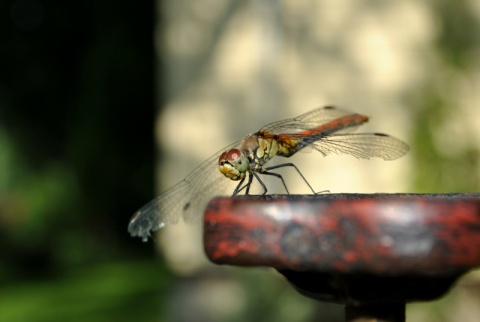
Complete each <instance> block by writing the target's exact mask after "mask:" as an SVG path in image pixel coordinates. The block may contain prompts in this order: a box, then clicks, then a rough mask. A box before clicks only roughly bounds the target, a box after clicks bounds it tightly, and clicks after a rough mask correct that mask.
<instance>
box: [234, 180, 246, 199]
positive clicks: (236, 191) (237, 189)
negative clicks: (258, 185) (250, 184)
mask: <svg viewBox="0 0 480 322" xmlns="http://www.w3.org/2000/svg"><path fill="white" fill-rule="evenodd" d="M244 181H245V178H243V179H242V180H240V182H239V183H238V184H237V186H236V187H235V190H233V194H232V197H235V196H236V195H238V193H239V192H240V191H242V190H243V189H244V188H245V186H243V187H241V186H242V184H243V182H244ZM240 187H241V188H240Z"/></svg>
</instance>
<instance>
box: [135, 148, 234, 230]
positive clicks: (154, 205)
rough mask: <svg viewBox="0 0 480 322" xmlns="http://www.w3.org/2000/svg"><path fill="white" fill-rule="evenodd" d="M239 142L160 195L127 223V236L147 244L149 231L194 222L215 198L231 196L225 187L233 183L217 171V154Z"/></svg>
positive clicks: (211, 158) (208, 160) (205, 162)
mask: <svg viewBox="0 0 480 322" xmlns="http://www.w3.org/2000/svg"><path fill="white" fill-rule="evenodd" d="M239 144H240V142H236V143H234V144H231V145H229V146H227V147H225V148H224V149H222V150H220V151H218V152H217V153H216V154H214V155H212V156H211V157H210V158H208V159H207V160H205V161H204V162H203V163H202V164H200V166H198V167H197V168H196V169H195V170H193V171H192V172H191V173H190V174H189V175H188V176H187V177H186V178H185V179H184V180H182V181H181V182H179V183H178V184H176V185H175V186H173V187H172V188H170V189H168V190H166V191H165V192H163V193H162V194H160V195H159V196H158V197H157V198H155V199H153V200H152V201H150V202H149V203H147V204H146V205H145V206H143V207H142V208H141V209H140V210H138V211H137V212H136V213H135V214H134V215H133V217H132V219H131V220H130V223H129V225H128V232H129V233H130V235H131V236H139V237H141V238H142V239H143V240H147V239H148V236H150V232H151V231H155V230H157V229H159V228H161V227H163V226H165V225H166V224H174V223H177V222H178V221H179V219H180V218H183V219H184V220H185V221H186V222H193V221H195V220H198V219H200V218H201V217H202V214H203V211H204V209H205V207H206V205H207V203H208V201H209V200H210V199H211V198H213V197H214V196H216V195H225V194H227V195H228V194H231V193H232V192H233V188H232V189H231V190H229V189H228V186H229V185H231V186H234V185H235V184H236V182H234V181H232V180H229V179H228V178H226V177H225V176H224V175H222V174H221V173H220V171H219V170H218V157H219V156H220V154H221V153H222V152H223V151H225V150H229V149H231V148H233V147H235V146H238V145H239Z"/></svg>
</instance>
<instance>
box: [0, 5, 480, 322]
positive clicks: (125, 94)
mask: <svg viewBox="0 0 480 322" xmlns="http://www.w3.org/2000/svg"><path fill="white" fill-rule="evenodd" d="M0 14H1V19H0V35H1V37H0V66H1V68H0V70H1V72H0V321H85V320H89V321H132V320H134V321H342V318H343V317H342V307H341V306H338V305H334V304H322V303H316V302H315V301H312V300H309V299H306V298H303V297H301V296H300V295H298V294H296V293H295V292H294V291H293V290H292V289H291V288H290V287H289V286H288V285H287V283H286V282H285V281H284V280H283V279H282V278H280V277H279V276H278V275H277V274H275V273H274V272H272V271H270V270H268V269H266V268H258V269H239V268H231V267H216V266H214V265H212V264H209V263H208V261H207V260H206V259H205V258H204V256H203V253H202V248H201V240H200V234H201V233H200V230H199V227H198V226H197V227H195V226H191V225H190V226H185V225H178V226H174V227H168V228H167V229H165V230H164V231H162V232H161V233H160V234H159V235H158V236H156V237H155V239H154V240H153V241H150V242H148V243H142V242H141V241H140V240H139V239H133V238H130V237H129V236H128V234H127V232H126V226H127V224H128V220H129V218H130V216H131V214H132V213H133V212H134V211H135V210H137V209H138V208H139V207H140V206H141V205H143V204H144V203H145V202H147V201H148V200H149V199H151V198H153V197H154V196H155V194H156V193H158V192H159V191H161V190H164V189H165V188H167V187H169V186H171V185H172V184H174V183H176V182H178V181H180V180H181V179H182V178H183V177H184V176H185V175H187V174H188V173H189V171H191V170H192V169H193V168H194V167H195V166H196V165H198V164H199V163H200V162H202V161H203V160H204V159H206V158H207V157H209V156H210V155H211V154H212V153H214V152H215V151H217V150H218V149H220V148H221V147H222V146H225V145H227V144H229V143H231V142H233V141H236V140H239V139H241V138H242V137H243V136H244V135H245V134H247V133H250V132H254V131H256V130H258V129H259V128H260V127H261V126H262V125H264V124H266V123H269V122H272V121H275V120H279V119H282V118H287V117H292V116H296V115H299V114H301V113H304V112H307V111H309V110H311V109H313V108H315V107H318V106H322V105H327V104H335V105H339V106H342V107H344V108H345V109H347V110H351V111H354V112H358V113H362V114H366V115H369V116H371V117H372V118H371V120H370V122H369V123H368V124H366V125H365V126H362V128H361V131H376V132H387V133H389V134H391V135H393V136H396V137H398V138H401V139H402V140H404V141H406V142H407V143H409V145H410V146H411V151H410V152H409V154H407V155H406V156H405V157H403V158H401V159H399V160H396V161H392V162H385V161H383V160H369V161H366V160H356V159H355V158H353V157H351V156H329V157H328V158H322V157H321V155H319V154H314V153H311V154H302V155H300V156H298V157H296V158H295V160H294V161H295V163H296V164H297V165H299V167H300V168H301V169H302V172H304V173H305V174H306V175H307V177H308V179H309V181H310V183H311V184H312V185H313V186H314V188H315V190H318V191H320V190H325V189H329V190H330V191H331V192H366V193H371V192H425V193H446V192H478V191H479V188H480V184H479V182H480V180H479V179H480V150H479V146H480V117H479V112H480V2H478V1H477V0H462V1H448V0H430V1H427V0H426V1H415V0H402V1H395V2H393V1H378V0H362V1H346V0H337V1H327V0H310V1H309V0H299V1H270V0H253V1H233V0H230V1H221V0H206V1H191V0H165V1H160V0H158V1H141V2H128V1H112V0H106V1H102V2H94V1H68V2H65V1H64V2H61V1H57V0H50V1H43V0H13V1H8V0H6V1H2V2H1V3H0ZM285 175H286V178H287V181H288V182H289V186H290V185H291V186H292V189H291V190H292V191H294V192H295V193H307V192H308V191H307V190H305V187H304V186H302V185H301V184H299V185H297V184H296V182H295V180H296V178H295V176H291V177H290V176H288V173H287V174H285ZM479 301H480V275H479V274H478V273H477V272H472V273H471V274H469V275H468V276H465V277H464V278H463V279H462V280H461V281H460V282H459V283H458V285H457V286H456V287H455V288H453V289H452V290H451V292H450V293H449V294H448V295H447V296H446V297H444V298H442V299H440V300H438V301H434V302H430V303H414V304H411V305H409V306H408V310H407V320H408V321H412V322H413V321H427V322H428V321H467V322H468V321H478V320H479V319H480V308H479V307H478V302H479Z"/></svg>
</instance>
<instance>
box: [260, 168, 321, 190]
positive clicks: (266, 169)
mask: <svg viewBox="0 0 480 322" xmlns="http://www.w3.org/2000/svg"><path fill="white" fill-rule="evenodd" d="M283 167H293V168H295V170H297V172H298V174H299V175H300V177H302V179H303V181H305V183H306V184H307V186H308V187H309V188H310V190H312V192H313V194H315V195H316V194H317V193H316V192H315V190H313V188H312V186H311V185H310V183H308V181H307V179H305V177H304V176H303V174H302V173H301V172H300V170H299V169H298V168H297V166H296V165H295V164H293V163H282V164H278V165H274V166H271V167H268V168H265V171H268V170H273V169H278V168H283ZM269 173H270V174H272V173H271V172H269ZM279 176H280V175H279ZM280 178H281V179H282V182H283V185H284V186H285V182H284V181H283V178H282V176H280ZM285 190H287V186H285ZM287 192H288V190H287ZM322 192H323V191H322ZM322 192H319V193H322Z"/></svg>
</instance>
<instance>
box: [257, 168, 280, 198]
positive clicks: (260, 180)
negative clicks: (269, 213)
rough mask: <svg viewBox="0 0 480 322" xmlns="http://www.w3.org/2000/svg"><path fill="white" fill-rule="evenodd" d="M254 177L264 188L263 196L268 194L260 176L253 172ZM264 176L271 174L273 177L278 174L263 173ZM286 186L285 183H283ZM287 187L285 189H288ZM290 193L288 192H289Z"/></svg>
mask: <svg viewBox="0 0 480 322" xmlns="http://www.w3.org/2000/svg"><path fill="white" fill-rule="evenodd" d="M252 173H253V175H254V176H255V178H257V180H258V182H259V183H260V185H261V186H262V188H263V193H262V196H264V195H265V194H266V193H267V191H268V190H267V186H265V184H264V183H263V181H262V179H260V177H259V176H258V174H257V173H256V172H252ZM262 174H271V175H276V173H270V172H267V173H264V172H262ZM280 179H282V177H281V176H280ZM282 181H283V179H282ZM283 184H284V185H285V183H283ZM286 188H287V187H285V189H286ZM287 192H288V190H287Z"/></svg>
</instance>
